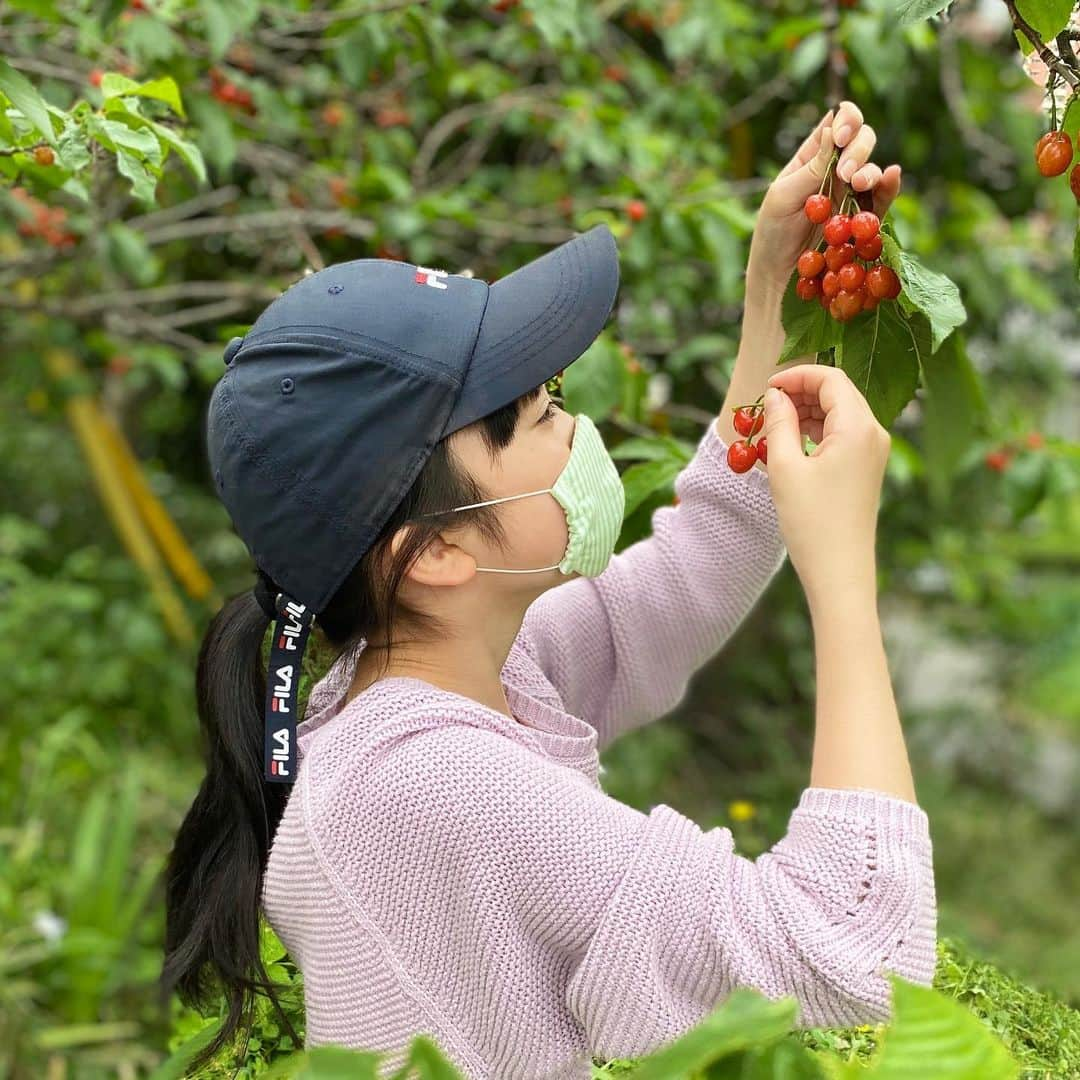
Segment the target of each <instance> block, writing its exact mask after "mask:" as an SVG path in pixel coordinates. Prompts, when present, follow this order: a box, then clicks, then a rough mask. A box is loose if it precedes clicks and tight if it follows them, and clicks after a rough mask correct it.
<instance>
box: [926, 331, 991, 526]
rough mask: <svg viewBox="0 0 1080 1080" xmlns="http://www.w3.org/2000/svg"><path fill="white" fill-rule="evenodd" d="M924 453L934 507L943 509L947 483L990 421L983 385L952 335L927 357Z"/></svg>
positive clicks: (960, 337)
mask: <svg viewBox="0 0 1080 1080" xmlns="http://www.w3.org/2000/svg"><path fill="white" fill-rule="evenodd" d="M923 381H924V382H925V392H924V396H923V397H922V398H921V399H920V403H921V405H922V416H923V450H924V453H925V456H926V461H927V464H928V466H929V469H928V470H927V471H928V474H929V483H930V489H931V494H932V496H933V498H934V501H935V502H936V503H937V504H938V505H941V503H942V502H943V501H944V499H945V497H946V495H947V494H948V490H949V482H948V481H949V478H950V477H951V476H952V475H953V474H954V473H955V472H956V471H957V467H958V466H959V464H960V462H961V460H962V459H963V458H964V455H965V454H966V453H967V452H968V449H969V448H970V446H971V444H972V443H973V442H974V441H975V440H976V438H977V437H978V435H979V433H980V431H981V430H982V427H983V423H982V421H983V420H985V418H986V416H987V402H986V398H985V396H984V394H983V386H982V382H981V380H980V379H979V375H978V373H977V372H976V371H975V368H974V367H973V366H972V364H971V360H970V359H969V358H968V354H967V350H966V349H965V347H964V339H963V335H962V334H960V333H956V334H950V335H949V337H948V339H947V340H946V341H945V343H944V344H943V345H942V346H941V348H940V349H938V350H937V352H935V353H933V354H932V355H930V356H924V357H923Z"/></svg>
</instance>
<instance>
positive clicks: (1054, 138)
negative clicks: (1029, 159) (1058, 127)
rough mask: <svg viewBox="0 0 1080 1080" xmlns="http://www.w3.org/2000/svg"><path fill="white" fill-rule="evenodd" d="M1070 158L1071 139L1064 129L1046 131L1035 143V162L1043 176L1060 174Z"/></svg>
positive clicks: (1071, 155) (1066, 166) (1071, 152)
mask: <svg viewBox="0 0 1080 1080" xmlns="http://www.w3.org/2000/svg"><path fill="white" fill-rule="evenodd" d="M1072 159H1073V145H1072V139H1070V138H1069V136H1068V135H1066V134H1065V132H1064V131H1048V132H1047V133H1046V134H1045V135H1043V136H1042V138H1041V139H1039V141H1038V142H1037V143H1036V144H1035V164H1036V165H1038V167H1039V172H1041V173H1042V174H1043V176H1060V175H1061V174H1062V173H1063V172H1064V171H1065V170H1066V169H1067V168H1068V167H1069V164H1070V163H1071V162H1072Z"/></svg>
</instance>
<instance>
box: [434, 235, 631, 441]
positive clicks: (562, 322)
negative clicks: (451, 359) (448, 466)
mask: <svg viewBox="0 0 1080 1080" xmlns="http://www.w3.org/2000/svg"><path fill="white" fill-rule="evenodd" d="M618 291H619V251H618V248H617V247H616V245H615V237H614V236H613V235H612V233H611V230H610V229H609V228H608V227H607V225H604V224H600V225H595V226H593V228H591V229H589V230H588V231H587V232H584V233H581V234H580V235H578V236H575V237H572V238H571V239H570V240H567V241H565V242H564V243H562V244H560V245H559V246H558V247H556V248H552V250H551V251H548V252H546V253H545V254H543V255H541V256H539V257H538V258H536V259H533V261H532V262H529V263H526V264H525V265H524V266H521V267H519V268H518V269H517V270H514V271H513V272H512V273H510V274H507V275H506V276H505V277H502V278H500V279H499V280H498V281H496V282H495V284H494V285H492V286H491V287H490V289H489V291H488V301H487V306H486V308H485V309H484V315H483V318H482V319H481V322H480V330H479V333H478V334H477V338H476V347H475V349H474V350H473V355H472V360H471V362H470V363H469V367H468V369H467V370H466V373H465V382H464V383H463V385H462V387H461V392H460V394H459V395H458V401H457V404H456V405H455V406H454V408H453V410H452V411H451V413H450V416H449V418H448V419H447V422H446V427H445V428H444V430H443V432H442V433H441V435H440V438H445V437H446V436H447V435H450V434H451V433H453V432H455V431H457V430H458V429H459V428H463V427H465V426H466V425H467V424H471V423H472V422H473V421H474V420H479V419H480V418H481V417H482V416H487V415H488V414H489V413H492V412H494V411H495V410H496V409H500V408H502V407H503V406H504V405H507V404H509V403H510V402H511V401H513V400H514V399H515V398H519V397H521V395H522V394H524V393H526V392H528V391H529V390H532V389H533V388H534V387H537V386H539V385H540V384H541V383H543V382H546V381H547V380H548V379H550V378H552V377H554V376H555V375H556V374H558V372H560V371H562V370H563V369H564V368H566V367H568V366H569V365H570V364H572V363H573V362H574V361H575V360H576V359H577V358H578V357H579V356H581V354H582V353H584V352H585V351H586V349H588V347H589V346H590V345H591V344H592V343H593V342H594V341H595V340H596V338H597V337H598V335H599V334H600V331H601V330H603V328H604V324H605V323H606V322H607V320H608V316H609V315H610V314H611V309H612V307H613V306H614V303H615V296H616V294H617V293H618Z"/></svg>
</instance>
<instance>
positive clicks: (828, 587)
mask: <svg viewBox="0 0 1080 1080" xmlns="http://www.w3.org/2000/svg"><path fill="white" fill-rule="evenodd" d="M803 592H804V593H805V594H806V602H807V606H808V607H809V609H810V618H811V621H812V622H814V623H819V622H832V621H836V620H840V621H843V622H847V621H851V620H854V619H859V618H864V617H866V616H867V615H872V616H873V617H874V618H877V592H878V588H877V566H876V564H875V562H874V560H870V561H869V562H868V563H862V562H854V561H853V562H851V563H849V564H848V565H846V566H845V567H844V568H843V569H837V570H835V571H834V572H833V573H832V574H831V575H820V576H818V577H816V578H815V579H814V580H813V581H812V582H807V583H804V584H803Z"/></svg>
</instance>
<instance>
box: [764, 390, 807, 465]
mask: <svg viewBox="0 0 1080 1080" xmlns="http://www.w3.org/2000/svg"><path fill="white" fill-rule="evenodd" d="M763 434H764V435H765V436H766V438H767V439H768V441H769V461H770V462H773V461H784V460H791V459H792V458H796V457H802V442H801V440H802V435H801V434H800V432H799V414H798V413H797V412H796V410H795V406H794V405H793V404H792V402H791V398H789V397H788V396H787V394H785V393H784V392H783V391H782V390H778V389H777V388H776V387H775V386H770V387H769V388H768V389H767V390H766V391H765V430H764V432H763Z"/></svg>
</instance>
